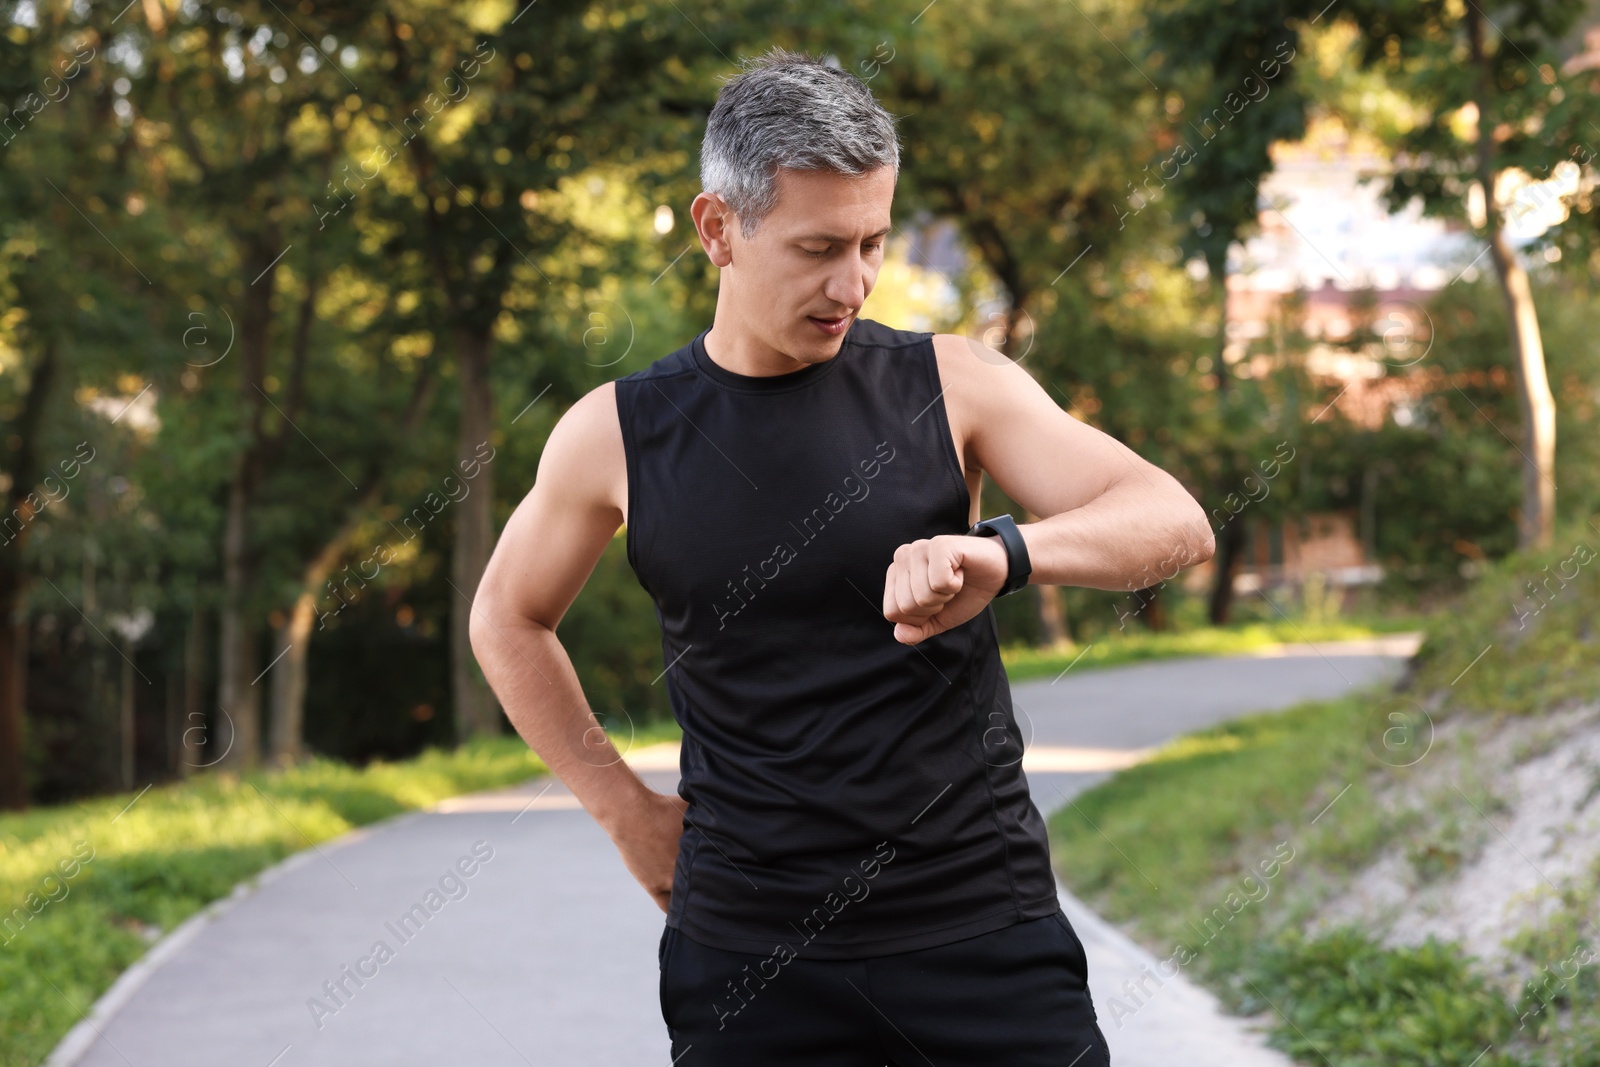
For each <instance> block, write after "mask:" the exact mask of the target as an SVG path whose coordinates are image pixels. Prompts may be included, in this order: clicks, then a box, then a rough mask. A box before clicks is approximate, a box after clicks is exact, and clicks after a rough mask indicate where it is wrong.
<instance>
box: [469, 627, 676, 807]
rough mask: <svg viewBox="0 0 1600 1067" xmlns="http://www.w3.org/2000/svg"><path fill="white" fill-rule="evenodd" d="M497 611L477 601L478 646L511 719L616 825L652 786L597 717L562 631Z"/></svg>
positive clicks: (582, 799)
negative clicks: (625, 757)
mask: <svg viewBox="0 0 1600 1067" xmlns="http://www.w3.org/2000/svg"><path fill="white" fill-rule="evenodd" d="M491 612H493V608H492V607H483V608H480V607H479V606H477V605H475V606H474V619H473V627H472V647H473V651H474V652H475V653H476V654H477V658H478V663H479V664H480V665H481V666H482V667H483V673H484V676H485V677H486V678H488V680H489V684H490V685H491V686H493V688H494V691H495V695H496V696H497V697H499V698H500V703H501V705H502V706H503V707H504V708H505V709H506V716H507V718H509V719H510V720H511V724H512V725H513V726H514V727H516V730H517V733H518V734H520V735H521V737H522V739H523V740H524V741H526V742H527V743H528V747H529V748H531V749H533V751H534V752H535V753H536V754H537V755H538V756H539V758H540V759H542V760H543V761H544V763H545V765H546V766H547V767H549V768H550V772H551V773H552V774H554V775H555V776H556V777H557V778H559V779H560V780H561V782H562V783H563V784H564V785H566V787H567V788H568V789H570V790H571V791H572V794H573V796H575V797H577V798H578V801H579V803H581V804H582V805H583V807H584V809H585V810H587V811H588V812H589V814H590V815H591V816H593V817H594V819H595V821H596V822H598V823H600V825H601V826H603V827H605V828H606V829H607V830H608V831H609V830H611V829H612V828H613V827H614V826H616V825H617V824H618V822H619V821H620V820H621V819H623V818H624V817H625V816H626V815H627V814H628V812H629V811H630V810H632V809H634V808H636V807H637V806H638V804H639V802H640V800H641V799H642V798H643V797H644V796H646V795H647V794H649V793H651V792H653V790H651V789H650V788H649V786H647V785H645V783H644V782H643V781H642V780H641V779H640V778H639V776H638V775H637V774H636V773H634V771H633V769H632V768H631V767H629V766H628V764H627V763H626V762H624V761H623V759H622V756H621V755H620V754H619V753H618V752H617V750H616V748H615V746H613V745H612V743H611V739H610V738H609V737H607V736H606V734H605V732H604V730H603V729H602V728H601V727H600V724H599V722H598V721H596V719H595V717H594V713H593V712H592V711H591V710H590V708H589V704H588V701H587V700H585V699H584V696H583V689H582V686H581V685H580V683H579V681H578V675H577V672H576V671H574V670H573V667H572V660H571V658H570V657H569V656H568V655H567V651H566V649H565V648H563V647H562V645H561V641H560V640H559V639H558V638H557V637H556V635H555V633H554V632H553V631H552V630H550V629H548V628H546V627H544V626H541V625H539V624H538V623H535V622H531V621H529V620H527V619H524V618H519V617H517V616H515V615H512V614H507V613H503V612H502V613H498V614H491Z"/></svg>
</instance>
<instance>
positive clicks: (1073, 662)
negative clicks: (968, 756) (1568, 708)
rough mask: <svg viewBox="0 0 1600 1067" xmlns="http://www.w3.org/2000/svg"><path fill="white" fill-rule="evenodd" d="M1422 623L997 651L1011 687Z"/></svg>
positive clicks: (1291, 625) (1245, 629) (1198, 634)
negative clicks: (1128, 665) (1034, 680)
mask: <svg viewBox="0 0 1600 1067" xmlns="http://www.w3.org/2000/svg"><path fill="white" fill-rule="evenodd" d="M1423 622H1424V620H1423V619H1421V618H1420V617H1412V618H1390V619H1373V620H1370V621H1333V622H1320V623H1314V622H1310V621H1306V620H1287V619H1278V620H1276V621H1268V622H1250V623H1244V624H1241V625H1237V626H1206V627H1200V628H1196V629H1192V630H1181V631H1176V632H1171V633H1149V632H1142V631H1135V632H1131V633H1119V634H1117V635H1116V636H1113V637H1106V638H1100V639H1096V640H1094V641H1088V642H1082V643H1079V644H1076V645H1071V646H1068V647H1066V648H1054V649H1051V648H1030V647H1025V646H1013V647H1010V648H1006V649H1004V650H1002V652H1001V660H1002V661H1003V662H1004V663H1005V665H1006V675H1007V676H1008V677H1009V678H1010V679H1011V680H1012V681H1013V682H1022V681H1027V680H1029V679H1032V678H1054V677H1056V676H1057V675H1059V674H1060V673H1061V672H1062V671H1064V670H1066V669H1067V668H1068V667H1071V668H1072V669H1073V670H1074V671H1082V670H1089V669H1092V668H1095V667H1117V666H1121V665H1122V664H1125V663H1138V662H1142V661H1145V660H1157V659H1178V658H1182V657H1186V656H1229V655H1238V654H1239V653H1241V652H1255V651H1259V650H1261V649H1265V648H1271V647H1272V646H1274V645H1281V644H1294V643H1297V642H1305V641H1312V642H1319V641H1346V640H1353V639H1355V638H1360V637H1373V636H1376V635H1378V634H1385V633H1399V632H1405V631H1413V630H1420V629H1421V628H1422V626H1423Z"/></svg>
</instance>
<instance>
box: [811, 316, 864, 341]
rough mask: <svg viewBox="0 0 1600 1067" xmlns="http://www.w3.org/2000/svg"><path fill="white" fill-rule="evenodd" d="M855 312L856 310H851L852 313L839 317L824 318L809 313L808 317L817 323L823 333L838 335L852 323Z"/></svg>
mask: <svg viewBox="0 0 1600 1067" xmlns="http://www.w3.org/2000/svg"><path fill="white" fill-rule="evenodd" d="M854 314H855V313H854V312H851V313H850V314H848V315H845V316H843V317H841V318H837V319H822V318H818V317H817V316H815V315H807V316H806V318H808V319H810V320H811V321H812V322H814V323H816V325H817V328H818V329H819V330H821V331H822V332H823V333H825V334H828V335H829V336H837V335H838V334H841V333H843V332H844V329H845V327H846V326H848V325H850V319H851V318H852V317H853V316H854Z"/></svg>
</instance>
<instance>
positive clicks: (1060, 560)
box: [1018, 470, 1215, 591]
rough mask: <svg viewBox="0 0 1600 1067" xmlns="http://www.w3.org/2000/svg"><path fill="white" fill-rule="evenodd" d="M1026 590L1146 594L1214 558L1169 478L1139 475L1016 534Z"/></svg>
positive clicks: (1205, 527)
mask: <svg viewBox="0 0 1600 1067" xmlns="http://www.w3.org/2000/svg"><path fill="white" fill-rule="evenodd" d="M1018 529H1019V530H1020V531H1021V533H1022V539H1023V541H1024V542H1025V543H1026V544H1027V546H1028V560H1029V562H1030V563H1031V564H1032V568H1033V573H1032V574H1031V575H1030V577H1029V579H1028V580H1029V584H1031V585H1077V586H1086V587H1088V588H1091V589H1110V590H1116V591H1123V590H1131V589H1144V588H1146V587H1148V586H1152V585H1155V584H1157V583H1159V582H1162V581H1165V580H1167V579H1169V578H1171V577H1172V576H1173V575H1175V574H1177V573H1178V571H1180V570H1182V569H1183V568H1184V567H1189V566H1193V565H1195V564H1197V563H1202V562H1204V561H1205V560H1208V559H1210V558H1211V555H1212V552H1213V551H1214V549H1215V543H1214V540H1213V537H1212V533H1211V525H1210V523H1208V522H1207V521H1206V515H1205V511H1204V509H1203V508H1201V507H1200V505H1199V503H1198V502H1196V501H1195V499H1194V498H1193V497H1191V496H1190V495H1189V493H1188V491H1187V490H1185V489H1184V488H1183V486H1182V485H1181V484H1180V483H1179V482H1178V481H1177V479H1175V478H1173V477H1172V476H1171V475H1168V474H1166V473H1165V472H1162V471H1159V470H1158V471H1155V472H1153V473H1144V472H1140V473H1137V474H1134V475H1131V476H1130V477H1127V478H1124V479H1122V480H1121V481H1119V482H1117V483H1116V484H1114V485H1113V486H1112V487H1111V488H1109V489H1107V490H1106V491H1105V492H1104V493H1102V494H1101V495H1100V496H1098V497H1096V498H1095V499H1094V500H1092V501H1090V502H1089V503H1088V504H1085V505H1084V506H1082V507H1079V508H1073V509H1072V510H1070V511H1064V512H1061V513H1060V514H1058V515H1052V516H1050V517H1048V518H1044V519H1041V520H1039V521H1038V522H1032V523H1027V524H1025V525H1022V526H1019V527H1018Z"/></svg>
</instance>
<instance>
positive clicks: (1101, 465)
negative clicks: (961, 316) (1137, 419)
mask: <svg viewBox="0 0 1600 1067" xmlns="http://www.w3.org/2000/svg"><path fill="white" fill-rule="evenodd" d="M996 356H997V358H994V359H984V358H980V357H979V356H978V355H977V354H975V353H973V352H972V351H971V350H970V349H969V348H968V346H967V343H966V342H965V339H962V338H957V339H956V343H955V344H950V345H948V346H941V363H943V364H948V366H949V369H950V370H951V372H952V373H951V378H952V381H951V386H952V389H951V396H952V399H954V401H955V405H953V406H956V407H958V408H959V411H960V416H959V421H960V423H961V424H962V426H963V427H964V430H963V432H964V434H965V436H966V442H965V445H966V447H967V449H968V450H969V451H970V453H971V455H972V456H973V457H974V459H975V460H976V461H977V463H978V465H979V467H980V468H981V469H982V470H984V471H986V472H988V474H989V476H990V477H991V478H993V479H994V482H995V484H996V485H998V486H999V487H1000V488H1001V489H1002V490H1004V491H1005V493H1006V495H1007V496H1009V497H1011V499H1013V500H1015V501H1016V502H1017V503H1018V504H1020V505H1022V506H1023V507H1024V508H1026V509H1027V510H1028V511H1030V512H1032V513H1033V514H1035V515H1039V516H1049V515H1057V514H1060V513H1061V512H1063V511H1071V510H1072V509H1074V508H1079V507H1082V506H1084V505H1085V504H1087V503H1089V502H1090V501H1092V500H1094V499H1095V498H1096V497H1098V496H1100V495H1101V494H1103V493H1105V492H1106V490H1108V489H1110V488H1111V486H1113V485H1115V484H1116V483H1117V482H1119V481H1121V480H1122V479H1124V478H1128V477H1138V478H1143V479H1146V480H1148V479H1150V478H1151V472H1152V471H1154V472H1155V473H1156V474H1161V473H1162V472H1161V471H1160V470H1159V468H1156V467H1153V466H1151V465H1150V464H1149V463H1148V462H1147V461H1146V460H1145V459H1143V458H1142V457H1141V456H1139V455H1138V453H1136V452H1134V451H1133V450H1132V449H1130V448H1128V447H1127V446H1126V445H1124V444H1123V443H1122V442H1120V441H1118V440H1117V439H1116V438H1114V437H1112V436H1111V435H1110V434H1107V433H1105V432H1103V431H1101V430H1098V429H1096V428H1095V427H1093V426H1090V425H1088V424H1087V423H1085V422H1081V421H1079V420H1078V419H1076V418H1074V417H1073V416H1072V415H1071V414H1069V413H1068V412H1066V411H1064V410H1062V408H1061V406H1060V405H1059V404H1057V403H1056V402H1055V400H1054V399H1052V398H1051V396H1050V394H1049V393H1047V392H1046V391H1045V389H1044V387H1043V386H1041V385H1040V384H1039V382H1038V381H1037V380H1035V378H1034V377H1033V375H1032V374H1029V373H1028V372H1027V371H1026V370H1024V369H1023V368H1022V367H1021V366H1019V365H1018V364H1016V363H1014V362H1012V361H1010V360H1008V359H1004V358H1000V357H998V354H997V353H996Z"/></svg>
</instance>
